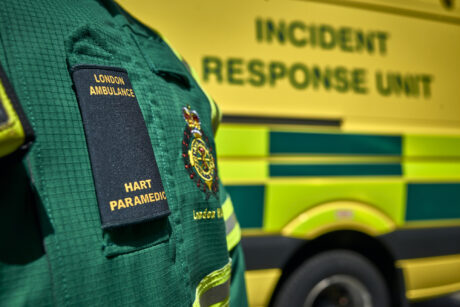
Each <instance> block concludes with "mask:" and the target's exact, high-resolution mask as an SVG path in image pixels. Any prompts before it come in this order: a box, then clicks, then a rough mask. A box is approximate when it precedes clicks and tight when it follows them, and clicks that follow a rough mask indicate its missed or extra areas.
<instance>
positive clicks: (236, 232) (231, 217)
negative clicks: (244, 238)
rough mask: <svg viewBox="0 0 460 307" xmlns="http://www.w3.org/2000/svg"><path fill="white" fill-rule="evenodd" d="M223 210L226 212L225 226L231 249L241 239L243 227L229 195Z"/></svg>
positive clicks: (228, 247)
mask: <svg viewBox="0 0 460 307" xmlns="http://www.w3.org/2000/svg"><path fill="white" fill-rule="evenodd" d="M222 211H223V212H224V220H225V228H226V232H227V249H228V250H229V251H231V250H232V249H233V248H234V247H235V246H236V245H237V244H238V243H239V242H240V240H241V228H240V224H239V223H238V221H237V219H236V216H235V212H234V210H233V203H232V199H231V198H230V196H227V199H226V200H225V202H224V204H223V205H222Z"/></svg>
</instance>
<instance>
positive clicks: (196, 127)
mask: <svg viewBox="0 0 460 307" xmlns="http://www.w3.org/2000/svg"><path fill="white" fill-rule="evenodd" d="M182 111H183V113H184V119H185V122H186V123H187V125H188V127H189V128H190V131H191V132H192V133H193V135H194V136H196V137H198V136H201V131H200V130H201V122H200V117H199V116H198V113H197V112H196V111H195V110H190V106H188V108H182Z"/></svg>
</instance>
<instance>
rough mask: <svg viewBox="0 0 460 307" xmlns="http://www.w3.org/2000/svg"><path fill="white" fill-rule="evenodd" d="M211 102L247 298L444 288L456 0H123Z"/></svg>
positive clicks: (457, 102)
mask: <svg viewBox="0 0 460 307" xmlns="http://www.w3.org/2000/svg"><path fill="white" fill-rule="evenodd" d="M119 3H120V4H121V5H122V6H124V7H125V9H127V10H128V11H130V12H131V13H132V14H133V15H134V16H136V17H138V18H139V19H140V20H142V21H143V22H145V23H146V24H147V25H148V26H151V27H153V28H158V29H160V30H161V32H162V34H164V35H165V36H166V37H167V38H168V39H169V40H170V41H171V43H172V45H173V46H174V47H175V48H176V49H177V50H180V52H181V53H182V55H183V56H184V58H186V59H187V61H188V62H189V64H191V66H192V67H194V68H195V70H196V71H197V74H198V76H199V77H200V79H201V82H202V85H203V87H204V88H205V89H206V90H207V92H208V93H209V94H210V95H211V96H213V97H214V99H215V100H216V101H217V102H218V104H219V106H220V107H221V111H222V113H223V119H222V124H221V127H220V130H219V132H218V134H217V140H218V141H217V142H218V145H217V153H218V156H219V176H220V177H221V178H222V180H223V181H224V183H225V184H226V186H227V190H228V192H229V193H230V195H231V197H232V200H233V204H234V207H235V211H236V213H237V216H238V219H239V222H240V225H241V228H242V235H243V238H242V243H243V247H244V250H245V254H246V256H245V257H246V266H247V273H246V277H247V286H248V294H249V301H250V304H251V306H363V307H368V306H377V307H378V306H404V305H405V304H407V301H414V300H422V299H426V298H431V297H435V296H440V295H443V294H447V293H451V292H454V291H458V290H460V78H459V73H460V60H459V56H460V3H459V2H455V1H453V0H451V1H447V0H445V1H439V0H411V1H396V0H342V1H340V0H324V1H319V0H232V1H211V0H200V1H192V0H188V1H185V0H184V1H162V2H150V1H141V0H136V1H134V0H129V1H128V0H126V1H125V0H123V1H119Z"/></svg>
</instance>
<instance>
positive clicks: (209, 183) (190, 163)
mask: <svg viewBox="0 0 460 307" xmlns="http://www.w3.org/2000/svg"><path fill="white" fill-rule="evenodd" d="M182 112H183V116H184V120H185V122H186V123H187V126H186V127H185V130H184V139H183V141H182V157H183V159H184V164H185V169H186V170H187V171H188V173H189V176H190V179H192V180H193V181H194V182H195V183H196V186H197V187H198V188H199V189H200V190H202V191H203V192H204V193H205V194H206V198H209V197H210V195H211V194H213V195H214V196H216V197H217V191H218V189H219V183H218V177H217V167H216V163H215V158H214V153H213V150H212V147H210V146H209V139H208V137H207V136H206V134H205V133H204V131H203V130H201V122H200V117H199V116H198V113H197V112H196V111H195V110H191V109H190V106H187V107H186V108H183V109H182Z"/></svg>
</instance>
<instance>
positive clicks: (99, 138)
mask: <svg viewBox="0 0 460 307" xmlns="http://www.w3.org/2000/svg"><path fill="white" fill-rule="evenodd" d="M72 78H73V82H74V85H75V91H76V93H77V99H78V103H79V106H80V113H81V116H82V120H83V126H84V129H85V135H86V143H87V145H88V151H89V157H90V161H91V167H92V169H93V178H94V184H95V187H96V195H97V199H98V204H99V212H100V216H101V222H102V228H112V227H118V226H124V225H129V224H135V223H139V222H143V221H147V220H154V219H158V218H161V217H165V216H167V215H169V214H170V211H169V206H168V201H167V197H166V194H165V191H164V188H163V183H162V181H161V177H160V172H159V169H158V165H157V162H156V159H155V155H154V152H153V148H152V143H151V141H150V137H149V134H148V131H147V127H146V125H145V122H144V117H143V116H142V113H141V109H140V107H139V104H138V101H137V98H136V94H135V93H134V90H133V87H132V85H131V82H130V81H129V78H128V73H127V71H126V70H124V69H122V68H116V67H105V66H90V65H78V66H75V67H73V69H72Z"/></svg>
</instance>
